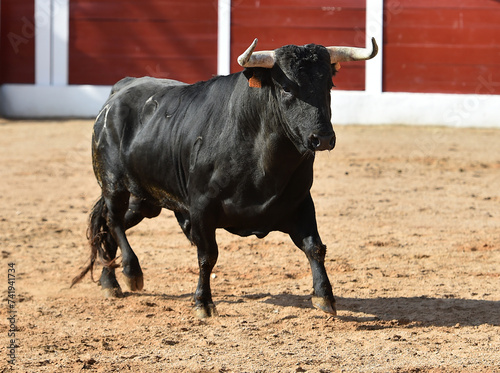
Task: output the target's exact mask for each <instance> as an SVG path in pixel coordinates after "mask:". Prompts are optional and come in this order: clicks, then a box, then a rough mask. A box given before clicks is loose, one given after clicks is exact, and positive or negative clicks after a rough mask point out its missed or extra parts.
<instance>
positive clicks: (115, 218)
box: [104, 191, 144, 291]
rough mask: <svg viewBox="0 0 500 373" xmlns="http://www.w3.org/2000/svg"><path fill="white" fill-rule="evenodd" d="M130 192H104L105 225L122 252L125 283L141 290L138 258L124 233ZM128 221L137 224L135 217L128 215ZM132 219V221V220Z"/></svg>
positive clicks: (141, 277)
mask: <svg viewBox="0 0 500 373" xmlns="http://www.w3.org/2000/svg"><path fill="white" fill-rule="evenodd" d="M129 198H130V193H129V192H128V191H120V192H111V193H104V200H105V202H106V206H107V208H108V214H107V225H108V227H109V231H110V233H111V235H112V236H113V238H114V240H115V241H116V243H117V244H118V246H119V247H120V249H121V252H122V267H123V274H124V275H125V276H124V277H125V279H124V280H125V283H126V284H127V286H128V287H129V289H130V290H132V291H136V290H142V288H143V286H144V278H143V274H142V269H141V266H140V265H139V259H138V258H137V256H136V255H135V253H134V251H133V250H132V247H130V244H129V242H128V240H127V236H126V235H125V229H126V219H125V215H126V213H127V211H128V209H129ZM130 219H131V220H130V222H131V223H135V224H137V223H138V222H139V221H140V220H142V219H140V220H139V221H137V219H136V218H135V219H132V217H130ZM132 220H134V221H132Z"/></svg>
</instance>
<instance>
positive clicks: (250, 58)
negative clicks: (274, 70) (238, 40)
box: [238, 39, 274, 69]
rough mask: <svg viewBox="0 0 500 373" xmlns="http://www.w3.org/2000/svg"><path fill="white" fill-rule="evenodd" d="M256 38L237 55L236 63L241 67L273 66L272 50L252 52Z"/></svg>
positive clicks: (268, 67)
mask: <svg viewBox="0 0 500 373" xmlns="http://www.w3.org/2000/svg"><path fill="white" fill-rule="evenodd" d="M256 45H257V39H255V40H254V41H253V43H252V44H251V45H250V46H249V47H248V49H247V50H246V51H245V52H243V54H242V55H241V56H239V57H238V63H239V64H240V66H242V67H265V68H267V69H270V68H271V67H273V66H274V51H260V52H254V51H253V50H254V49H255V46H256Z"/></svg>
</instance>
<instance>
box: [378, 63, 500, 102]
mask: <svg viewBox="0 0 500 373" xmlns="http://www.w3.org/2000/svg"><path fill="white" fill-rule="evenodd" d="M484 81H487V82H493V83H494V84H492V85H491V86H492V87H496V88H494V89H496V90H497V91H492V90H491V89H489V88H488V87H484ZM499 85H500V72H499V71H498V68H497V66H496V65H484V64H482V65H453V66H446V65H422V64H418V63H414V62H413V63H407V64H405V65H396V64H392V63H388V64H386V65H385V66H384V91H389V92H425V93H471V94H474V93H479V94H499V93H500V87H498V86H499Z"/></svg>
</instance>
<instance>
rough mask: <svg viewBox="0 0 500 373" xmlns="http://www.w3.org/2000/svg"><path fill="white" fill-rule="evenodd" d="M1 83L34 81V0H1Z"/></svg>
mask: <svg viewBox="0 0 500 373" xmlns="http://www.w3.org/2000/svg"><path fill="white" fill-rule="evenodd" d="M0 6H1V8H0V15H1V19H0V27H1V28H0V84H4V83H23V84H33V83H34V82H35V29H34V18H35V2H34V0H2V1H0Z"/></svg>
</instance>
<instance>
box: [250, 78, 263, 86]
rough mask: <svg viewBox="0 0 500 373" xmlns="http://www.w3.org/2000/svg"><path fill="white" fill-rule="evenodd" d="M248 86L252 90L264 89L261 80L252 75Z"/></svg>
mask: <svg viewBox="0 0 500 373" xmlns="http://www.w3.org/2000/svg"><path fill="white" fill-rule="evenodd" d="M248 86H249V87H252V88H262V82H261V81H260V79H259V78H256V77H255V75H252V77H251V78H250V79H248Z"/></svg>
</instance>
